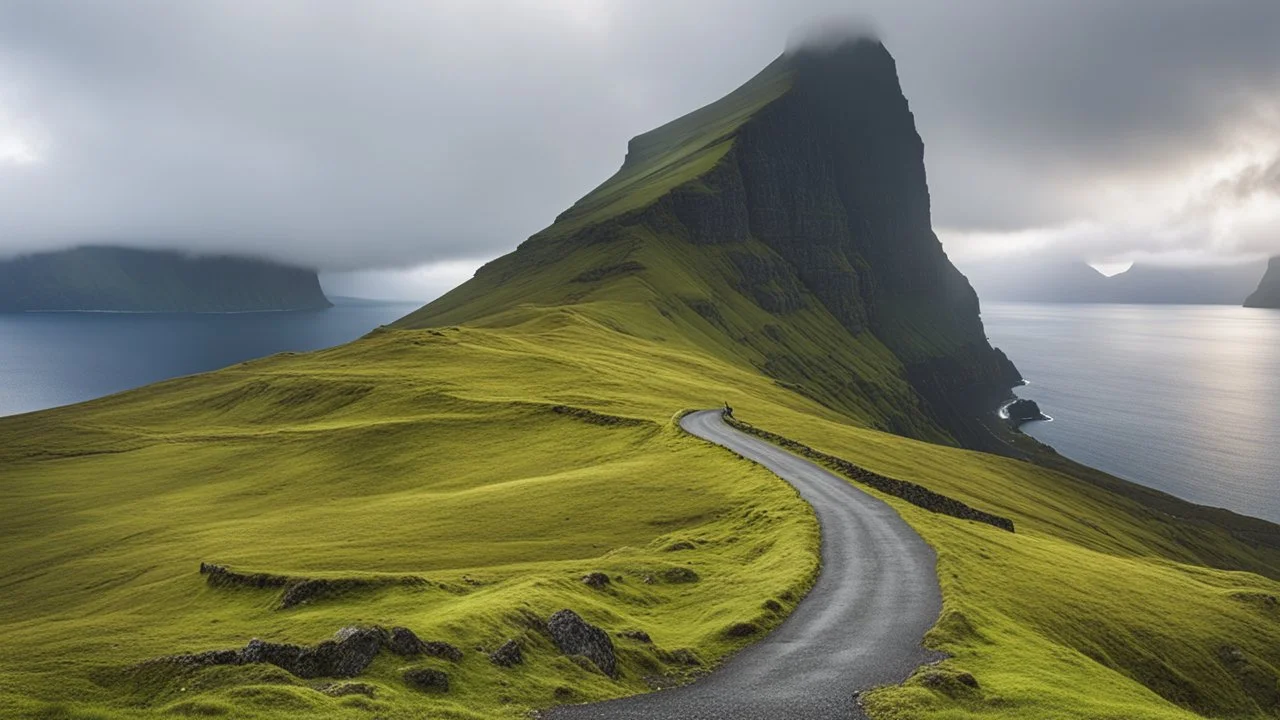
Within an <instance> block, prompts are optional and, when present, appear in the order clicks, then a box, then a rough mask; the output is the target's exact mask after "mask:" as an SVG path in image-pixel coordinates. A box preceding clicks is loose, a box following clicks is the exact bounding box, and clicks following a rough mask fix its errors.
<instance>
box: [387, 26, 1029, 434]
mask: <svg viewBox="0 0 1280 720" xmlns="http://www.w3.org/2000/svg"><path fill="white" fill-rule="evenodd" d="M624 298H625V299H626V300H629V301H635V300H639V301H641V302H642V304H643V305H644V306H646V307H649V308H651V309H654V310H656V311H657V312H658V313H659V314H661V316H662V317H663V318H664V319H665V322H666V325H667V326H665V327H661V328H660V329H657V330H654V329H651V325H648V324H645V323H640V322H637V323H635V324H636V327H634V328H631V329H630V330H631V331H633V332H646V331H647V332H649V333H650V334H653V333H660V334H662V335H663V337H669V336H674V337H681V338H686V339H687V338H690V337H693V338H696V342H698V343H701V344H712V345H715V346H716V348H717V349H718V350H719V351H721V352H722V354H726V355H733V356H735V357H737V358H739V359H741V360H742V361H744V362H748V363H750V364H752V365H754V366H755V367H757V368H759V369H760V370H762V371H764V372H765V373H767V374H768V375H770V376H771V377H773V378H775V379H776V380H777V381H778V382H780V383H783V384H785V385H787V386H789V387H792V388H793V389H795V390H797V391H799V392H801V393H803V394H806V395H808V396H810V397H813V398H815V399H818V400H820V401H822V402H824V403H826V404H827V405H829V406H831V407H833V408H836V409H838V410H841V411H843V412H846V413H848V414H850V415H852V416H855V417H859V418H861V419H863V420H865V421H867V422H869V423H870V424H872V425H874V426H877V427H881V428H884V429H888V430H892V431H895V432H898V433H901V434H905V435H911V436H914V437H921V438H925V439H930V440H943V441H947V440H950V441H958V442H960V443H962V444H965V445H969V446H974V447H987V446H988V445H989V443H990V442H991V441H990V436H989V435H988V433H987V431H986V430H985V428H984V427H983V426H982V425H981V423H980V422H978V421H977V420H976V418H977V417H978V416H979V415H981V414H982V413H984V412H987V411H988V410H989V409H990V406H991V405H992V404H993V403H994V402H995V401H996V399H998V398H999V397H1003V396H1004V395H1006V394H1007V392H1008V389H1009V388H1010V387H1011V386H1012V385H1014V384H1016V383H1017V382H1018V381H1019V376H1018V373H1017V370H1016V369H1015V368H1014V367H1013V366H1012V364H1011V363H1009V361H1008V360H1007V359H1006V358H1005V357H1004V355H1003V354H1002V353H1000V352H999V351H998V350H995V349H993V348H992V347H991V346H990V345H989V344H988V342H987V340H986V337H985V334H984V332H983V327H982V322H981V319H980V318H979V311H978V299H977V296H976V294H975V293H974V292H973V289H972V288H971V287H970V286H969V283H968V281H967V280H965V278H964V276H963V275H961V274H960V272H959V271H957V270H956V269H955V267H954V266H953V265H952V264H951V263H950V261H949V260H948V259H947V257H946V255H945V253H944V252H943V250H942V246H941V244H940V243H939V242H938V239H937V237H936V236H935V235H934V233H933V230H932V229H931V221H930V214H929V192H928V187H927V185H926V182H925V170H924V148H923V143H922V142H921V139H920V136H919V135H918V134H917V132H916V129H915V124H914V121H913V118H912V115H911V112H910V110H909V109H908V106H907V101H906V99H905V98H904V97H903V94H902V91H901V88H900V86H899V84H898V78H897V72H896V68H895V65H894V62H893V59H892V57H891V56H890V55H889V53H888V52H887V51H886V50H885V48H884V47H883V46H882V45H881V44H879V43H877V42H872V41H857V42H850V43H846V44H844V45H841V46H839V47H837V48H835V49H829V50H822V51H817V50H810V51H801V52H799V53H796V54H793V55H787V56H783V57H782V58H779V59H778V60H777V61H775V62H774V63H773V64H771V65H770V66H769V67H768V68H766V69H765V70H764V71H763V72H761V73H760V74H759V75H757V76H756V77H755V78H753V79H752V80H751V81H749V82H748V83H746V84H745V85H743V86H742V87H741V88H739V89H738V90H736V91H734V92H733V93H731V94H730V95H728V96H726V97H725V98H724V99H722V100H720V101H717V102H716V103H713V104H712V105H709V106H707V107H705V108H703V109H701V110H698V111H696V112H694V113H691V114H690V115H687V116H685V117H683V118H680V119H679V120H676V121H674V122H672V123H669V124H667V125H665V126H663V127H661V128H658V129H657V130H654V131H652V132H649V133H646V134H644V135H641V136H639V137H637V138H635V139H634V140H632V141H631V143H630V147H629V149H628V153H627V159H626V162H625V163H624V164H623V167H622V168H621V169H620V170H619V171H618V173H617V174H615V175H614V177H612V178H610V179H609V180H608V181H607V182H605V183H604V184H603V185H601V186H600V187H599V188H596V189H595V190H594V191H592V192H591V193H590V194H588V195H587V196H586V197H584V198H583V199H582V200H580V201H579V202H578V203H576V204H575V205H574V206H573V207H572V208H570V209H569V210H568V211H566V212H565V213H564V214H562V215H561V216H560V217H559V218H558V219H557V221H556V223H555V224H553V225H552V226H551V227H549V228H547V229H546V230H544V231H542V232H540V233H538V234H537V235H535V236H533V237H532V238H530V239H529V240H528V241H526V242H525V243H524V244H522V245H521V246H520V248H518V249H517V250H516V251H515V252H513V253H511V254H510V255H507V256H505V257H502V258H499V259H498V260H495V261H494V262H492V263H490V264H488V265H486V266H485V267H484V268H482V269H481V270H480V271H479V272H477V274H476V276H475V278H473V279H472V280H470V281H469V282H467V283H465V284H464V285H462V286H460V287H459V288H457V289H455V290H454V291H453V292H451V293H449V294H447V295H445V296H444V297H442V298H440V299H439V300H437V301H435V302H433V303H431V304H430V305H428V306H426V307H424V308H423V309H421V310H419V311H418V312H416V313H414V314H412V315H410V316H409V317H407V318H405V319H404V320H402V321H401V325H402V326H406V327H423V326H431V325H447V324H458V323H485V322H490V323H492V322H498V321H499V320H497V319H496V318H499V317H502V318H507V319H505V320H502V322H510V321H511V320H510V315H511V312H512V311H513V309H515V308H518V307H519V306H521V305H525V304H532V305H539V306H560V305H565V304H586V303H592V302H597V301H606V300H613V299H624Z"/></svg>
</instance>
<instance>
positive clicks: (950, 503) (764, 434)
mask: <svg viewBox="0 0 1280 720" xmlns="http://www.w3.org/2000/svg"><path fill="white" fill-rule="evenodd" d="M724 419H725V422H727V423H729V424H730V425H732V426H733V427H735V428H737V429H739V430H741V431H742V432H744V433H747V434H749V435H754V436H756V437H758V438H761V439H764V440H767V441H769V442H771V443H773V444H774V445H778V446H779V447H783V448H786V449H787V450H790V451H791V452H794V453H796V454H797V455H800V456H802V457H805V458H807V459H809V460H812V461H814V462H816V463H818V464H820V465H822V466H824V467H826V468H828V469H830V470H833V471H835V472H838V473H840V474H841V475H844V476H845V477H847V478H849V479H850V480H856V481H857V482H860V483H863V484H866V485H869V486H871V487H873V488H875V489H876V490H879V491H880V492H882V493H885V494H887V495H892V496H894V497H897V498H902V499H903V500H906V501H907V502H909V503H911V504H912V505H915V506H917V507H922V508H924V509H925V510H929V511H931V512H936V513H939V514H942V515H950V516H951V517H956V518H960V519H961V520H975V521H977V522H981V523H986V524H988V525H991V526H993V527H998V528H1000V529H1001V530H1008V531H1009V532H1013V521H1012V520H1010V519H1009V518H1006V517H1000V516H999V515H993V514H992V513H989V512H985V511H983V510H979V509H977V508H975V507H971V506H969V505H966V504H964V503H962V502H960V501H959V500H956V499H955V498H950V497H947V496H946V495H943V494H941V493H936V492H934V491H932V490H930V489H928V488H926V487H924V486H923V485H917V484H915V483H913V482H907V481H906V480H897V479H895V478H891V477H885V476H884V475H881V474H879V473H874V472H871V471H870V470H867V469H866V468H863V467H859V466H857V465H854V464H853V463H851V462H849V461H848V460H844V459H841V458H838V457H836V456H834V455H828V454H826V453H824V452H820V451H818V450H814V449H813V448H811V447H809V446H808V445H805V444H803V443H799V442H796V441H795V440H792V439H790V438H785V437H783V436H781V435H777V434H775V433H771V432H769V431H767V430H761V429H760V428H757V427H755V426H753V425H751V424H749V423H745V422H743V421H741V420H739V419H737V418H735V417H734V416H733V415H732V414H729V413H725V415H724Z"/></svg>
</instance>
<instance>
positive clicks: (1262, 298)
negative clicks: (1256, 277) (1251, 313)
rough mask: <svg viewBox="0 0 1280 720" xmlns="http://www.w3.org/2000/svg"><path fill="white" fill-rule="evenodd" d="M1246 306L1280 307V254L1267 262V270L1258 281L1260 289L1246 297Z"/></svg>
mask: <svg viewBox="0 0 1280 720" xmlns="http://www.w3.org/2000/svg"><path fill="white" fill-rule="evenodd" d="M1244 306H1245V307H1251V308H1280V255H1277V256H1276V257H1273V258H1271V262H1269V263H1267V272H1266V274H1265V275H1263V276H1262V281H1261V282H1259V283H1258V289H1257V290H1254V291H1253V293H1252V294H1250V295H1249V297H1247V298H1245V301H1244Z"/></svg>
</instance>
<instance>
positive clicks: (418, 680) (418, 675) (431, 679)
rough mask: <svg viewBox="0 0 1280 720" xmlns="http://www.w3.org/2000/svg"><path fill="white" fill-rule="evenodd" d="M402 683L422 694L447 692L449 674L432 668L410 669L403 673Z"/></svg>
mask: <svg viewBox="0 0 1280 720" xmlns="http://www.w3.org/2000/svg"><path fill="white" fill-rule="evenodd" d="M404 682H405V684H406V685H408V686H409V687H412V688H414V689H417V690H421V691H423V692H433V693H443V692H449V674H448V673H446V672H445V671H443V670H435V669H433V668H412V669H409V670H405V671H404Z"/></svg>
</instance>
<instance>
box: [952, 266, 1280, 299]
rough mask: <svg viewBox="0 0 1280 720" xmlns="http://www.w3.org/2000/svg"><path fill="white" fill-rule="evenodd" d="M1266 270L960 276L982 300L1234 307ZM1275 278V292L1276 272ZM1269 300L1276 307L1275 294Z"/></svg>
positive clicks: (978, 269) (971, 270) (969, 271)
mask: <svg viewBox="0 0 1280 720" xmlns="http://www.w3.org/2000/svg"><path fill="white" fill-rule="evenodd" d="M1266 265H1267V264H1266V262H1265V261H1260V262H1250V263H1242V264H1237V265H1222V266H1213V267H1190V268H1179V267H1165V266H1158V265H1143V264H1135V265H1133V266H1132V267H1130V268H1129V269H1128V270H1125V271H1124V272H1122V273H1117V274H1115V275H1111V276H1107V275H1103V274H1102V273H1100V272H1098V271H1097V270H1095V269H1094V268H1093V267H1091V266H1090V265H1088V264H1087V263H1084V262H1080V261H1077V262H1071V261H1061V262H1027V261H1001V262H988V263H981V264H975V265H966V266H964V267H962V268H961V270H962V271H963V272H964V274H965V275H966V276H967V277H968V278H969V281H970V282H971V283H973V286H974V289H976V290H977V291H978V296H979V297H981V298H982V299H983V300H997V301H1014V302H1040V303H1124V304H1136V305H1142V304H1167V305H1237V306H1238V305H1241V304H1242V303H1244V302H1245V298H1246V297H1248V296H1249V293H1250V292H1251V291H1252V290H1253V289H1254V288H1255V287H1257V285H1258V279H1259V278H1261V277H1262V275H1263V272H1264V271H1265V270H1266ZM1276 272H1277V276H1276V278H1275V282H1276V285H1277V286H1280V269H1277V270H1276ZM1278 289H1280V288H1278ZM1275 297H1276V298H1277V300H1278V301H1280V293H1277V295H1276V296H1275Z"/></svg>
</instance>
